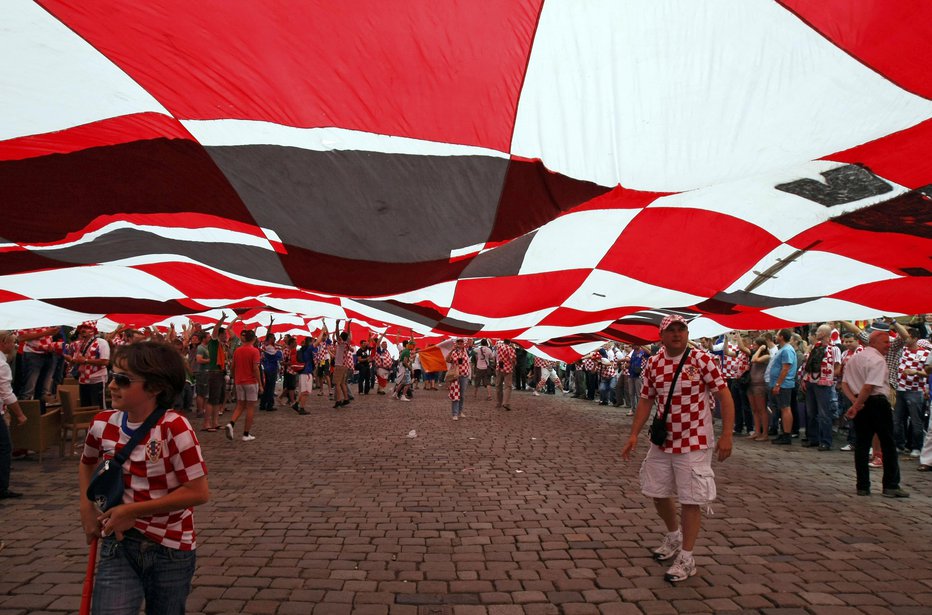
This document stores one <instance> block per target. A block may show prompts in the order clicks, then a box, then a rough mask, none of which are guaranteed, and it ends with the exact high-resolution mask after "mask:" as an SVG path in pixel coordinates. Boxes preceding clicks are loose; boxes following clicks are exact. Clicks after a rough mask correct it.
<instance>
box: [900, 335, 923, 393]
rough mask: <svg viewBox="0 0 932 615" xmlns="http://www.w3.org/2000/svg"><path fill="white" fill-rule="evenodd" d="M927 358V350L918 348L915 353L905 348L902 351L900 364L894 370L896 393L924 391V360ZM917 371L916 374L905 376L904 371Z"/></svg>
mask: <svg viewBox="0 0 932 615" xmlns="http://www.w3.org/2000/svg"><path fill="white" fill-rule="evenodd" d="M928 358H929V349H928V348H923V347H921V346H918V347H917V348H916V350H915V351H913V350H910V349H909V347H908V346H907V347H906V348H904V349H903V354H902V355H901V356H900V364H899V365H898V366H897V369H896V390H897V391H924V390H925V384H926V380H927V378H926V375H925V372H923V368H924V367H925V364H926V360H927V359H928ZM908 369H915V370H919V373H918V374H913V375H907V374H906V370H908Z"/></svg>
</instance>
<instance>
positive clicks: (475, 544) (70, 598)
mask: <svg viewBox="0 0 932 615" xmlns="http://www.w3.org/2000/svg"><path fill="white" fill-rule="evenodd" d="M448 403H449V401H448V400H447V399H446V393H445V392H443V391H438V392H437V393H432V392H425V391H417V393H416V398H415V400H414V401H412V402H411V403H408V404H403V408H402V404H397V403H392V402H389V401H388V400H386V399H384V397H382V396H377V397H373V396H371V395H370V396H369V397H365V396H359V397H357V400H356V401H354V403H353V404H352V405H351V406H349V407H348V408H347V409H346V410H342V411H334V410H332V409H331V408H330V407H329V405H327V404H324V402H323V400H322V399H321V398H317V397H316V396H312V399H311V402H310V406H311V415H310V416H307V417H298V416H297V415H295V414H294V413H290V412H274V413H259V416H257V418H256V428H255V429H256V432H257V434H258V435H260V437H259V439H257V440H256V441H255V442H253V443H250V444H253V445H257V446H249V447H245V446H241V445H240V444H241V443H239V442H234V443H232V444H231V443H229V442H227V441H226V439H225V438H223V437H222V434H220V437H216V438H214V437H207V436H212V435H214V434H203V435H204V436H205V437H203V438H202V439H201V440H202V446H203V448H204V453H205V456H206V458H207V460H208V466H209V469H210V472H211V491H212V499H211V502H209V503H208V504H206V505H204V506H202V507H200V508H199V509H198V510H197V512H196V514H195V518H196V524H197V529H198V569H197V572H196V574H195V577H194V583H193V589H192V592H191V595H190V596H189V600H188V607H189V609H188V610H189V611H190V612H192V613H208V612H209V613H216V612H224V613H226V612H237V611H239V612H245V613H261V614H265V613H273V612H274V613H284V614H285V615H287V614H288V613H321V612H330V613H350V612H357V613H358V612H362V613H372V614H378V615H422V613H427V612H438V613H444V614H451V613H452V614H456V613H461V614H464V615H469V614H471V613H475V614H477V615H478V614H479V613H489V614H496V615H518V613H522V614H538V613H539V614H541V615H545V614H546V615H549V614H550V613H558V612H562V613H569V612H583V613H585V612H596V610H597V611H598V612H600V613H603V614H609V613H625V614H627V613H658V614H660V613H673V612H697V613H699V612H716V613H717V612H722V613H727V612H742V611H747V612H751V611H753V612H780V613H783V614H784V615H790V614H792V613H795V612H801V611H805V612H806V613H808V615H821V614H823V613H825V614H833V615H846V614H847V613H852V612H854V611H853V610H852V609H856V610H857V611H858V612H860V613H865V614H867V615H880V614H881V613H883V614H885V615H886V614H892V613H895V614H897V615H899V614H903V615H908V614H911V613H917V614H918V613H924V612H926V611H927V610H928V607H927V606H926V605H928V604H930V602H932V601H930V598H932V581H930V579H932V561H930V558H929V557H928V554H927V553H926V552H925V551H924V550H923V549H924V547H922V545H926V544H932V529H930V528H929V527H928V515H927V511H928V502H929V501H930V500H929V498H930V497H932V482H929V481H924V480H919V479H918V477H911V476H909V475H908V474H905V473H904V479H905V480H907V481H908V485H907V487H908V488H909V489H910V490H911V491H912V492H913V497H912V498H910V499H909V500H903V501H897V502H896V503H895V505H894V504H893V503H891V502H888V501H886V500H882V499H880V498H857V497H856V496H854V495H852V494H851V485H852V483H853V474H854V469H853V466H852V464H851V462H850V457H841V456H832V455H829V456H818V455H812V454H809V453H810V451H803V450H801V449H800V448H799V447H787V448H790V449H791V450H782V449H781V450H780V451H776V450H773V449H774V448H775V447H767V446H761V445H757V444H755V443H749V442H745V441H743V440H737V441H736V442H735V454H734V458H733V459H730V460H729V461H728V462H726V463H723V464H716V467H715V470H716V476H717V481H718V491H719V500H718V501H717V502H716V503H715V504H714V508H715V513H716V514H715V515H714V516H705V517H704V518H703V529H702V533H701V534H700V536H699V541H698V543H697V546H696V551H695V553H696V558H697V563H698V564H699V569H700V573H699V575H697V576H696V577H694V578H692V579H689V580H688V581H685V582H683V583H681V584H679V585H677V586H671V585H670V584H668V583H666V582H665V581H664V580H663V571H664V569H665V566H664V565H661V564H658V563H657V562H654V561H653V560H652V559H651V558H650V557H649V548H651V547H653V546H656V544H657V541H658V540H659V537H660V531H659V527H662V526H661V524H660V523H659V522H658V520H657V518H656V515H655V513H654V511H653V506H652V504H651V503H650V501H649V500H647V499H646V498H643V497H641V496H640V495H639V494H638V488H637V470H638V464H637V463H631V464H625V463H623V462H621V461H620V460H619V459H618V448H619V438H620V437H621V436H620V435H619V434H622V435H623V434H626V433H627V430H628V428H629V425H630V421H631V419H630V418H628V417H625V416H624V412H619V410H618V409H617V408H604V407H599V406H598V405H596V404H592V403H589V402H584V401H579V400H571V399H568V398H563V397H555V396H549V395H545V396H541V397H539V398H534V397H531V396H530V395H529V394H528V393H527V392H520V391H516V392H514V395H513V407H514V411H513V412H510V413H503V412H501V411H500V410H499V411H496V410H495V408H494V404H487V403H486V402H484V400H479V401H476V400H474V399H472V397H467V400H466V414H467V418H465V419H464V420H463V421H459V422H456V423H454V422H452V421H450V420H449V418H448V415H447V414H446V412H438V409H440V408H446V407H448ZM412 428H416V429H417V431H418V434H419V436H418V438H415V439H409V438H406V437H405V436H406V434H407V432H408V430H410V429H412ZM532 438H536V440H535V439H532ZM282 451H288V454H287V455H282ZM641 454H643V451H641ZM73 461H74V460H73V458H65V459H59V458H57V457H56V456H55V455H54V454H52V455H49V456H48V457H47V458H46V459H44V460H43V463H42V464H38V463H37V462H35V461H29V462H23V463H17V464H14V467H13V484H14V485H16V486H17V490H19V491H24V492H25V497H24V498H22V499H20V500H17V501H12V502H4V504H3V516H4V526H5V527H8V528H17V530H16V531H15V532H14V533H13V534H12V535H11V536H8V537H5V541H6V547H5V549H4V551H3V553H2V555H0V557H2V559H3V567H4V572H3V575H2V577H3V578H2V579H0V614H2V613H6V612H11V613H26V612H28V613H30V614H33V613H43V612H57V613H62V612H69V611H73V610H74V609H75V600H76V599H77V598H78V597H79V596H80V591H81V581H82V580H83V572H84V565H85V563H86V557H87V547H86V545H84V544H83V540H82V538H81V536H80V534H79V532H64V533H63V532H62V528H67V527H73V510H74V504H75V503H74V501H73V497H74V483H75V480H74V472H73V470H74V467H73ZM515 469H521V470H524V472H523V473H520V474H519V473H516V472H515V471H514V470H515ZM801 477H804V480H801ZM875 480H876V479H875ZM244 485H248V486H249V488H248V489H245V488H244ZM19 528H22V529H19ZM227 609H229V611H228V610H227ZM594 609H595V610H594Z"/></svg>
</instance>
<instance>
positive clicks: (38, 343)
mask: <svg viewBox="0 0 932 615" xmlns="http://www.w3.org/2000/svg"><path fill="white" fill-rule="evenodd" d="M46 329H48V327H35V328H33V329H20V330H19V331H17V332H16V335H17V336H18V337H25V336H27V335H30V334H33V333H39V332H41V331H45V330H46ZM58 351H59V352H61V350H60V348H59V350H58ZM23 352H34V353H36V354H46V353H49V352H55V342H53V341H52V336H51V335H43V336H42V337H37V338H36V339H34V340H29V341H28V342H24V343H23Z"/></svg>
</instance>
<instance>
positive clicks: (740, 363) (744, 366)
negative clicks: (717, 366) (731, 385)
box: [722, 342, 751, 379]
mask: <svg viewBox="0 0 932 615" xmlns="http://www.w3.org/2000/svg"><path fill="white" fill-rule="evenodd" d="M728 351H729V352H733V353H735V356H733V357H729V356H728V355H727V354H726V355H725V358H724V361H722V376H724V377H725V378H732V379H733V378H739V377H740V376H741V374H743V373H744V372H746V371H748V369H750V367H751V361H750V359H748V355H746V354H744V353H743V352H741V350H740V349H739V348H738V345H737V344H733V343H732V342H728Z"/></svg>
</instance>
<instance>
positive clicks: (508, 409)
mask: <svg viewBox="0 0 932 615" xmlns="http://www.w3.org/2000/svg"><path fill="white" fill-rule="evenodd" d="M502 408H504V409H505V412H511V406H509V405H508V404H502Z"/></svg>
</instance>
